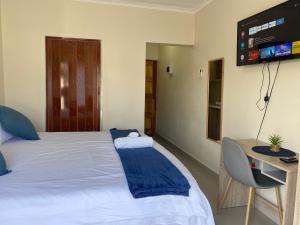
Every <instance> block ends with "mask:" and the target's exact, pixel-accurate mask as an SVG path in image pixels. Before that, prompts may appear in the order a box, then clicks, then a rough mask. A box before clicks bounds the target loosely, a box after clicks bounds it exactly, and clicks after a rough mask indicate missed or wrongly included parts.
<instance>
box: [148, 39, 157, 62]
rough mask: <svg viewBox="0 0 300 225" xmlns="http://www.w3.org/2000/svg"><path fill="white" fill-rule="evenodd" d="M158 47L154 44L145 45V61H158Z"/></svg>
mask: <svg viewBox="0 0 300 225" xmlns="http://www.w3.org/2000/svg"><path fill="white" fill-rule="evenodd" d="M158 51H159V45H158V44H154V43H147V44H146V59H148V60H158Z"/></svg>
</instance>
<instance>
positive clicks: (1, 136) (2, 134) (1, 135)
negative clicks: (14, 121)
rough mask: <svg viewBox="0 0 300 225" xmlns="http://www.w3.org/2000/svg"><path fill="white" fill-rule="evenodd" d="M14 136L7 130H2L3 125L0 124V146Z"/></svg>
mask: <svg viewBox="0 0 300 225" xmlns="http://www.w3.org/2000/svg"><path fill="white" fill-rule="evenodd" d="M12 137H13V136H12V135H11V134H9V133H7V132H6V131H5V130H3V129H2V126H1V123H0V145H1V144H3V143H4V142H6V141H8V140H9V139H11V138H12Z"/></svg>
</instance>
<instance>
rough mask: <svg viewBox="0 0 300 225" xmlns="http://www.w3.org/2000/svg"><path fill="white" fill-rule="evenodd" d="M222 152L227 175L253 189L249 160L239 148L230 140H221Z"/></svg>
mask: <svg viewBox="0 0 300 225" xmlns="http://www.w3.org/2000/svg"><path fill="white" fill-rule="evenodd" d="M222 151H223V158H224V166H225V169H226V170H227V172H228V174H229V175H230V176H231V177H232V178H233V179H234V180H236V181H238V182H240V183H242V184H244V185H247V186H250V187H255V186H256V181H255V179H254V176H253V172H252V169H251V166H250V162H249V159H248V157H247V156H246V154H245V152H244V151H243V149H242V148H241V146H240V145H239V144H238V143H237V142H236V141H235V140H233V139H231V138H223V141H222Z"/></svg>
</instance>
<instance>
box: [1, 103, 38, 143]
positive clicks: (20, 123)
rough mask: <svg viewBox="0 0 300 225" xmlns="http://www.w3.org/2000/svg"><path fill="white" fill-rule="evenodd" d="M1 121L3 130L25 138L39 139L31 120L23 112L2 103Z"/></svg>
mask: <svg viewBox="0 0 300 225" xmlns="http://www.w3.org/2000/svg"><path fill="white" fill-rule="evenodd" d="M0 123H1V125H2V128H3V130H5V131H6V132H8V133H10V134H12V135H13V136H16V137H20V138H23V139H25V140H39V139H40V138H39V136H38V134H37V132H36V131H35V129H34V126H33V124H32V123H31V121H30V120H29V119H28V118H27V117H26V116H24V115H23V114H22V113H19V112H17V111H16V110H13V109H11V108H8V107H6V106H1V105H0Z"/></svg>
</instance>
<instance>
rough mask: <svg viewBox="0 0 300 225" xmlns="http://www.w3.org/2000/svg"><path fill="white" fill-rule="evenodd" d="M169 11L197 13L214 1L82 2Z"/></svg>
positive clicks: (121, 0)
mask: <svg viewBox="0 0 300 225" xmlns="http://www.w3.org/2000/svg"><path fill="white" fill-rule="evenodd" d="M81 1H89V2H91V1H92V2H98V3H104V4H112V5H123V6H133V7H140V8H151V9H160V10H168V11H182V12H191V13H193V12H196V11H198V10H199V9H201V8H203V7H204V6H206V5H207V4H208V3H210V2H211V1H212V0H81Z"/></svg>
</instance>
